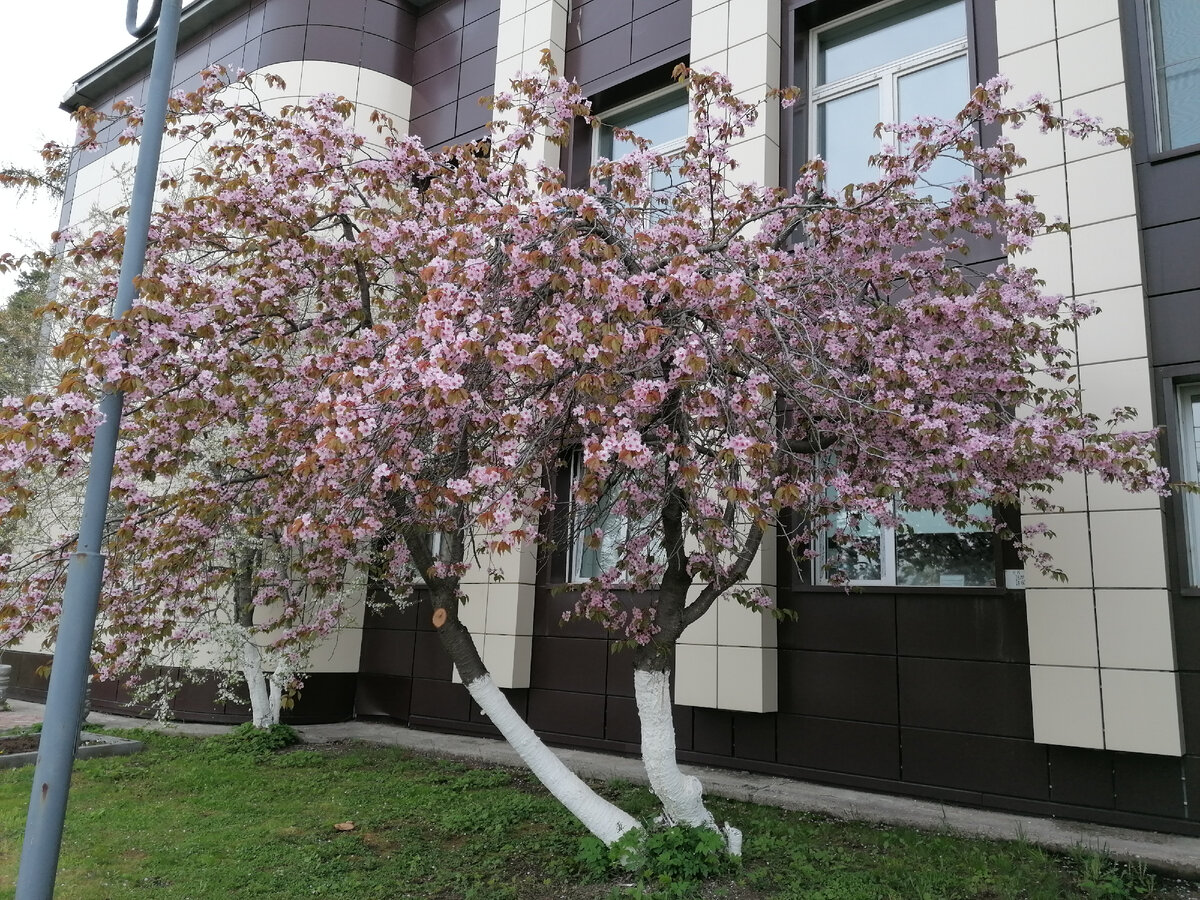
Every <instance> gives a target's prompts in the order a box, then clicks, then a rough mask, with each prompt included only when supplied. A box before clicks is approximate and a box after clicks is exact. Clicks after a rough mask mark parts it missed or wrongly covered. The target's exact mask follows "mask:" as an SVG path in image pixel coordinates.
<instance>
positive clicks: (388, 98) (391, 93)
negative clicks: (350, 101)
mask: <svg viewBox="0 0 1200 900" xmlns="http://www.w3.org/2000/svg"><path fill="white" fill-rule="evenodd" d="M357 100H358V102H359V103H365V104H367V105H368V106H374V107H377V108H378V109H382V110H385V111H386V112H389V113H391V115H393V116H398V117H399V118H401V119H407V118H409V116H410V115H411V114H412V85H410V84H407V83H405V82H403V81H401V80H400V79H398V78H393V77H392V76H390V75H384V74H383V73H382V72H376V71H374V70H372V69H359V71H358V97H357Z"/></svg>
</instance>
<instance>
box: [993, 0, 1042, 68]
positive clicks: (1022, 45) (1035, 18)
mask: <svg viewBox="0 0 1200 900" xmlns="http://www.w3.org/2000/svg"><path fill="white" fill-rule="evenodd" d="M1054 37H1055V34H1054V4H1053V3H1048V2H1046V0H996V44H997V47H998V48H999V51H1000V55H1001V56H1004V55H1005V54H1009V53H1013V52H1014V51H1017V50H1024V49H1026V48H1027V47H1033V46H1036V45H1037V44H1044V43H1046V42H1047V41H1052V40H1054ZM1001 71H1004V70H1003V68H1002V69H1001Z"/></svg>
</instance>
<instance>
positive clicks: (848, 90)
mask: <svg viewBox="0 0 1200 900" xmlns="http://www.w3.org/2000/svg"><path fill="white" fill-rule="evenodd" d="M908 2H911V0H889V2H887V3H879V4H876V5H874V6H869V7H867V8H866V9H862V10H859V11H858V12H856V13H851V14H850V15H848V16H843V17H842V18H840V19H834V20H833V21H832V22H827V23H825V24H824V25H820V26H818V27H816V28H814V29H812V31H810V32H809V36H808V41H809V49H808V60H809V63H808V66H809V71H808V83H809V86H810V87H809V91H808V147H809V154H808V155H809V156H810V157H814V156H817V155H818V153H817V151H818V148H819V147H820V137H821V134H820V118H821V117H820V115H819V114H818V110H819V109H820V107H821V105H822V104H823V103H825V102H827V101H829V100H836V99H837V98H839V97H844V96H846V95H848V94H853V93H855V92H857V91H861V90H863V89H864V88H868V87H871V86H872V85H879V88H880V90H879V98H880V104H879V121H880V122H885V123H894V122H895V121H896V119H897V113H896V109H897V97H898V96H899V89H900V88H899V82H900V79H901V78H902V77H904V76H905V75H911V74H913V73H914V72H919V71H920V70H922V69H927V68H929V67H930V66H935V65H940V64H942V63H944V62H949V61H950V60H952V59H957V58H959V57H960V56H961V57H964V58H966V59H967V60H968V62H969V61H970V55H969V50H968V40H967V37H966V35H964V36H963V37H961V38H958V39H956V40H953V41H948V42H946V43H944V44H939V45H938V46H936V47H930V48H928V49H926V50H922V51H921V52H919V53H914V54H911V55H909V56H905V57H902V58H900V59H897V60H894V61H892V62H888V63H884V64H883V65H879V66H875V67H873V68H870V69H864V70H863V71H861V72H856V73H854V74H853V75H848V76H846V77H845V78H842V79H840V80H838V81H833V82H830V83H828V84H817V80H818V78H819V77H820V65H821V58H820V52H821V36H822V35H824V34H825V33H827V32H829V31H832V30H834V29H837V28H840V27H841V26H843V25H846V24H849V23H850V22H854V21H857V20H859V19H867V18H874V17H878V16H881V15H885V14H886V12H887V10H889V9H891V8H893V7H896V6H901V5H903V4H905V3H908ZM885 84H886V85H887V86H888V90H884V89H883V88H884V85H885ZM968 90H969V86H968ZM967 99H968V98H967V96H964V97H963V101H964V102H966V100H967ZM879 146H880V147H881V148H882V146H883V139H882V137H881V139H880V142H879ZM833 187H836V188H837V189H838V190H840V189H841V188H842V187H843V185H835V186H833Z"/></svg>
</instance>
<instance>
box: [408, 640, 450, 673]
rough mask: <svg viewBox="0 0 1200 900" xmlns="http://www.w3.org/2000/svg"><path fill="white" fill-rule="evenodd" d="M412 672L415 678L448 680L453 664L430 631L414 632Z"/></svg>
mask: <svg viewBox="0 0 1200 900" xmlns="http://www.w3.org/2000/svg"><path fill="white" fill-rule="evenodd" d="M415 635H416V640H415V643H414V646H413V667H412V674H413V675H414V676H415V677H417V678H440V679H443V680H445V681H449V680H450V673H451V671H452V670H453V664H452V663H451V662H450V657H449V656H447V655H446V651H445V650H444V649H442V642H441V640H440V639H439V638H438V636H437V635H436V634H435V633H434V632H432V631H418V632H415Z"/></svg>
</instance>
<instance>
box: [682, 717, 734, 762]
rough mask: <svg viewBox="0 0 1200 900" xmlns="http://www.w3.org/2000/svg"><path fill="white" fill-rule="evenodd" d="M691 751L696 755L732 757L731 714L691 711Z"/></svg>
mask: <svg viewBox="0 0 1200 900" xmlns="http://www.w3.org/2000/svg"><path fill="white" fill-rule="evenodd" d="M692 749H693V750H695V751H696V752H697V753H707V754H709V755H712V756H723V757H730V756H732V755H733V713H732V712H730V711H729V710H725V709H705V708H704V707H701V706H697V707H695V708H694V709H693V710H692Z"/></svg>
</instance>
